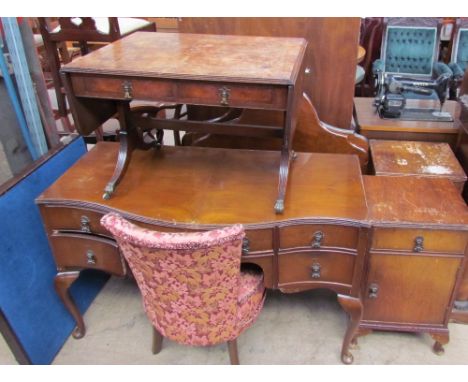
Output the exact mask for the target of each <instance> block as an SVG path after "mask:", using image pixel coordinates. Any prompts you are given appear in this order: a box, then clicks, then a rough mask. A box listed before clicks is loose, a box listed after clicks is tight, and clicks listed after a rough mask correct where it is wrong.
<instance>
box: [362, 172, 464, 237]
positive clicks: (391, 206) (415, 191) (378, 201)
mask: <svg viewBox="0 0 468 382" xmlns="http://www.w3.org/2000/svg"><path fill="white" fill-rule="evenodd" d="M363 178H364V187H365V192H366V199H367V206H368V209H369V214H368V219H369V221H370V222H376V223H393V224H395V223H397V224H408V223H410V224H411V223H417V224H420V225H434V226H441V227H442V226H447V227H448V226H451V225H452V226H458V227H459V228H461V229H465V230H466V228H467V227H466V225H467V224H468V207H467V206H466V204H465V202H464V200H463V199H462V197H461V196H460V193H459V192H458V190H457V189H456V187H455V186H454V185H453V183H452V182H451V181H450V180H448V179H443V178H418V177H408V176H369V175H366V176H364V177H363Z"/></svg>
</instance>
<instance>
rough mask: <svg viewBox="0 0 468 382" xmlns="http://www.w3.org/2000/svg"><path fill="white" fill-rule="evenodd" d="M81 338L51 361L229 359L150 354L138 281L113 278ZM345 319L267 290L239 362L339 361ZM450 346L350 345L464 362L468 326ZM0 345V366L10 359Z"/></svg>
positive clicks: (412, 339)
mask: <svg viewBox="0 0 468 382" xmlns="http://www.w3.org/2000/svg"><path fill="white" fill-rule="evenodd" d="M84 319H85V323H86V326H87V333H86V336H85V337H84V338H82V339H80V340H75V339H74V338H72V337H70V338H69V339H68V340H67V341H66V343H65V344H64V346H63V348H62V350H61V351H60V352H59V354H58V355H57V357H56V358H55V361H54V364H69V365H70V364H71V365H83V364H109V365H115V364H134V365H150V364H154V365H156V364H173V365H178V364H209V365H212V364H221V365H222V364H229V355H228V352H227V347H226V346H225V345H223V344H222V345H218V346H213V347H189V346H183V345H179V344H177V343H174V342H172V341H169V340H165V341H164V343H163V350H162V351H161V353H159V354H158V355H153V354H152V353H151V333H152V331H151V326H150V324H149V322H148V320H147V319H146V316H145V313H144V311H143V308H142V304H141V298H140V295H139V291H138V289H137V287H136V285H135V284H134V283H133V282H132V281H130V280H125V279H118V278H111V280H110V281H109V282H108V283H107V284H106V286H105V287H104V288H103V290H102V292H101V293H100V294H99V295H98V297H97V298H96V300H95V301H94V302H93V304H92V305H91V307H90V308H89V310H88V311H87V312H86V314H85V316H84ZM346 323H347V318H346V315H345V313H344V311H343V310H342V309H341V308H340V306H339V304H338V303H337V301H336V297H335V295H334V294H333V293H332V292H328V291H325V290H317V291H310V292H304V293H299V294H282V293H280V292H276V291H269V293H268V296H267V300H266V302H265V307H264V309H263V311H262V313H261V314H260V317H259V319H258V320H257V322H256V323H255V324H254V325H253V326H252V327H250V328H249V329H247V331H245V332H244V333H243V334H242V335H241V336H240V337H239V339H238V347H239V357H240V361H241V363H242V364H257V365H262V364H264V365H273V364H283V365H284V364H309V365H340V364H341V362H340V349H341V342H342V339H343V335H344V332H345V328H346ZM449 329H450V337H451V340H450V343H449V344H448V345H447V346H446V351H445V354H444V355H443V356H437V355H435V354H434V353H433V352H432V351H431V347H432V343H433V341H432V339H431V337H430V336H429V335H426V334H411V333H394V332H393V333H390V332H376V333H373V334H371V335H368V336H366V337H362V338H360V340H359V346H358V348H357V349H355V350H353V354H354V359H355V362H354V363H355V364H361V365H371V364H377V365H410V364H419V365H428V364H442V365H453V364H460V365H467V364H468V325H460V324H450V325H449ZM14 363H15V360H14V358H13V357H12V356H11V354H10V353H9V350H8V348H7V347H6V344H5V343H4V342H2V343H0V364H14Z"/></svg>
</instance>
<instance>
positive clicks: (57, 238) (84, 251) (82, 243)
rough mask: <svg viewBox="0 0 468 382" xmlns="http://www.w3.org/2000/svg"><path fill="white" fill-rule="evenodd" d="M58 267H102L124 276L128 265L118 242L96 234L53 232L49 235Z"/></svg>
mask: <svg viewBox="0 0 468 382" xmlns="http://www.w3.org/2000/svg"><path fill="white" fill-rule="evenodd" d="M49 240H50V245H51V246H52V249H53V253H54V257H55V262H56V263H57V268H58V269H61V270H68V269H76V268H78V269H83V268H91V269H100V270H103V271H106V272H109V273H112V274H114V275H116V276H124V275H125V274H126V267H125V264H124V261H123V258H122V257H121V256H120V252H119V248H118V246H117V243H116V242H115V241H113V240H109V239H104V238H102V237H99V236H94V235H83V234H69V233H53V234H52V235H50V237H49Z"/></svg>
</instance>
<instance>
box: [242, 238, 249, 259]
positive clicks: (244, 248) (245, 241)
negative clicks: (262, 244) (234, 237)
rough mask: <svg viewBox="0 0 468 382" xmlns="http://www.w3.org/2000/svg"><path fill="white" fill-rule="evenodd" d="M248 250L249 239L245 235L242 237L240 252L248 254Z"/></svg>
mask: <svg viewBox="0 0 468 382" xmlns="http://www.w3.org/2000/svg"><path fill="white" fill-rule="evenodd" d="M249 251H250V240H249V239H248V238H247V237H244V238H243V239H242V254H243V255H248V254H249Z"/></svg>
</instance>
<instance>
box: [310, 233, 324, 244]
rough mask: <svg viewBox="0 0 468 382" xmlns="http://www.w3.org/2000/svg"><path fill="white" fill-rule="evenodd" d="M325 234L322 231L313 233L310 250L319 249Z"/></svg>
mask: <svg viewBox="0 0 468 382" xmlns="http://www.w3.org/2000/svg"><path fill="white" fill-rule="evenodd" d="M324 237H325V234H324V233H323V232H322V231H317V232H315V233H314V236H313V240H312V244H311V246H312V248H320V247H321V246H322V242H323V238H324Z"/></svg>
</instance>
